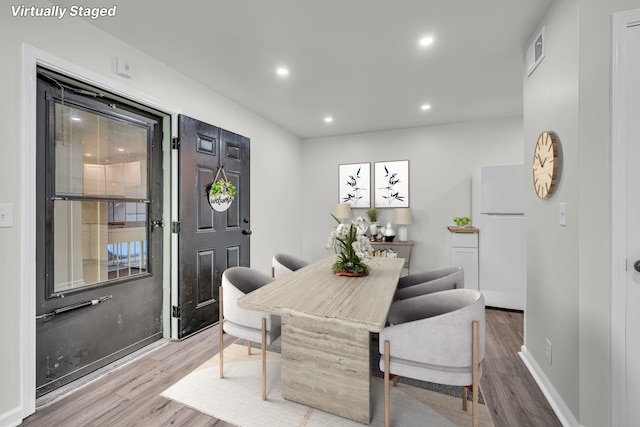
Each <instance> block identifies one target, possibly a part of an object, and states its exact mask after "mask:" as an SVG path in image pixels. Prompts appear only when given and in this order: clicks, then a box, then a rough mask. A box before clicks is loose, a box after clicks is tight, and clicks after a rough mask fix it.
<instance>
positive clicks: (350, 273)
mask: <svg viewBox="0 0 640 427" xmlns="http://www.w3.org/2000/svg"><path fill="white" fill-rule="evenodd" d="M333 273H334V274H335V275H336V276H346V277H364V276H368V275H369V272H368V271H361V272H360V273H356V272H355V271H334V272H333Z"/></svg>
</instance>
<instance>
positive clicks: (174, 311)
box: [171, 305, 180, 319]
mask: <svg viewBox="0 0 640 427" xmlns="http://www.w3.org/2000/svg"><path fill="white" fill-rule="evenodd" d="M171 317H175V318H176V319H179V318H180V306H179V305H172V306H171Z"/></svg>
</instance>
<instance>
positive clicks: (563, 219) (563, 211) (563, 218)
mask: <svg viewBox="0 0 640 427" xmlns="http://www.w3.org/2000/svg"><path fill="white" fill-rule="evenodd" d="M558 212H559V215H560V225H561V226H562V227H566V226H567V204H566V203H560V205H559V207H558Z"/></svg>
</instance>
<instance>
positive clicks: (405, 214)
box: [393, 208, 413, 242]
mask: <svg viewBox="0 0 640 427" xmlns="http://www.w3.org/2000/svg"><path fill="white" fill-rule="evenodd" d="M393 223H394V224H398V225H399V226H400V227H399V228H398V240H399V241H401V242H406V241H407V240H408V239H407V224H413V215H412V214H411V209H410V208H395V209H394V210H393Z"/></svg>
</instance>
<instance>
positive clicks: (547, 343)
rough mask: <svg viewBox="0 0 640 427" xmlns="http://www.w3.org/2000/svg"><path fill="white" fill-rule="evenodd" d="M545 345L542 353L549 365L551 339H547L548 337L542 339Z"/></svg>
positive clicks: (550, 359)
mask: <svg viewBox="0 0 640 427" xmlns="http://www.w3.org/2000/svg"><path fill="white" fill-rule="evenodd" d="M544 341H545V343H546V345H545V349H544V355H545V356H546V358H547V362H548V363H549V366H551V361H552V358H551V341H549V338H545V339H544Z"/></svg>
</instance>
